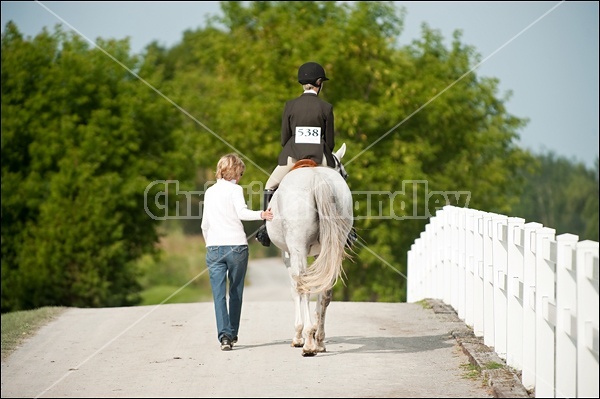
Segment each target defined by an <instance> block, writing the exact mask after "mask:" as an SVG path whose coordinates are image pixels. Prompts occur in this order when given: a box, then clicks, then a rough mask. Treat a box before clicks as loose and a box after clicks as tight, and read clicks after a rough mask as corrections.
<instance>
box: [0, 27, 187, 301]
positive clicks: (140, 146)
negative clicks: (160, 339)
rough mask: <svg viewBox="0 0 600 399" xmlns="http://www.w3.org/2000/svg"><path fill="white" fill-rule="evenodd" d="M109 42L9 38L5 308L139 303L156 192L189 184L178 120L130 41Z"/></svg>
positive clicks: (11, 30) (5, 63)
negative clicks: (169, 182)
mask: <svg viewBox="0 0 600 399" xmlns="http://www.w3.org/2000/svg"><path fill="white" fill-rule="evenodd" d="M98 44H99V48H90V46H89V45H88V44H87V43H86V42H84V41H82V39H80V38H79V37H77V36H75V35H69V34H66V33H64V32H62V30H61V29H60V28H59V27H57V29H56V31H55V33H54V34H50V33H48V32H47V31H43V32H42V33H40V34H39V35H38V36H36V37H35V38H34V39H24V38H23V36H22V35H21V33H20V32H19V31H18V29H17V27H16V26H14V24H12V23H9V24H8V25H7V27H6V31H5V33H4V34H3V36H2V312H6V311H11V310H22V309H31V308H36V307H41V306H80V307H96V306H122V305H129V304H135V303H137V302H138V301H139V297H138V291H139V286H138V283H137V277H138V276H137V272H136V270H135V268H134V267H133V265H132V261H133V260H135V259H137V258H139V257H140V256H141V255H142V254H144V253H148V252H152V251H153V245H154V243H155V242H156V241H157V233H156V230H155V229H154V227H155V225H156V223H157V221H156V220H154V219H152V218H151V217H149V215H148V214H147V213H146V211H145V197H144V194H145V191H146V189H147V188H151V189H150V190H149V196H152V198H154V197H153V195H155V194H156V193H157V192H158V190H159V189H160V187H159V186H158V185H155V186H152V185H151V183H152V182H153V181H155V180H161V179H176V178H185V176H184V175H183V174H182V173H181V168H180V167H179V165H180V164H181V161H180V160H179V158H178V157H179V156H178V155H177V154H178V147H177V144H178V143H177V142H176V139H177V136H176V134H175V133H174V132H176V131H177V126H178V124H179V123H180V119H179V115H178V112H174V109H173V108H172V106H171V104H169V103H168V102H167V101H165V100H164V98H161V97H160V96H158V95H157V93H156V92H155V91H153V90H151V89H150V88H149V85H150V83H148V84H143V83H142V82H141V81H140V79H138V78H137V77H136V76H135V74H134V73H133V71H140V70H142V71H143V70H144V64H143V63H142V62H141V61H140V58H139V57H132V56H130V55H129V43H128V41H127V40H123V41H115V40H110V41H102V40H99V42H98ZM100 49H101V50H100ZM108 55H110V56H108ZM116 60H118V61H116ZM148 60H152V57H150V56H149V57H148ZM153 71H154V70H153ZM148 79H149V80H153V81H154V83H157V82H160V80H161V79H162V77H161V74H160V71H159V72H153V75H152V76H149V77H148ZM150 209H151V210H152V211H153V212H156V211H157V209H156V207H152V208H150Z"/></svg>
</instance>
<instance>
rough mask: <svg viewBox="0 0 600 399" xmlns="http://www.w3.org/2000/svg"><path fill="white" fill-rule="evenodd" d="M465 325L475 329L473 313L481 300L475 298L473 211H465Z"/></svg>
mask: <svg viewBox="0 0 600 399" xmlns="http://www.w3.org/2000/svg"><path fill="white" fill-rule="evenodd" d="M464 212H465V252H464V253H465V255H464V261H465V324H466V325H468V326H471V327H473V311H474V307H475V303H476V302H477V301H478V299H479V298H474V297H473V292H474V284H475V281H474V274H475V270H474V269H475V268H474V265H473V256H474V252H475V250H474V248H473V241H474V234H475V228H474V227H473V224H474V219H475V211H474V210H472V209H465V210H464Z"/></svg>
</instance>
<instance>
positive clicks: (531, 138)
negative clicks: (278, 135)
mask: <svg viewBox="0 0 600 399" xmlns="http://www.w3.org/2000/svg"><path fill="white" fill-rule="evenodd" d="M394 3H396V4H397V5H398V6H399V7H400V6H401V7H404V8H405V9H406V11H407V14H406V18H405V27H404V32H403V33H402V35H401V36H400V37H399V39H398V41H399V43H400V44H409V43H410V42H411V41H412V40H414V39H417V38H419V37H420V33H421V24H422V23H423V22H425V23H427V24H428V25H429V26H430V27H431V28H433V29H438V30H439V31H440V32H441V33H442V35H443V36H444V37H445V38H446V40H447V44H449V43H450V40H451V37H452V33H453V32H454V31H455V30H457V29H459V30H462V32H463V36H462V40H461V41H462V43H464V44H467V45H471V46H473V47H475V49H476V51H477V52H478V53H479V54H480V55H481V58H482V60H484V62H483V63H482V64H481V65H480V66H479V67H478V69H477V74H478V75H479V76H488V77H496V78H498V79H499V80H500V93H499V95H500V96H504V95H505V94H507V93H508V92H509V91H510V92H512V95H511V97H510V100H508V101H507V103H506V105H507V108H508V112H509V113H511V114H513V115H515V116H517V117H520V118H528V119H529V120H530V121H529V124H528V125H527V127H526V128H524V129H522V130H521V131H520V132H519V134H520V140H519V142H518V143H519V145H521V146H522V147H524V148H528V149H530V150H532V151H534V152H536V153H539V152H546V151H552V152H554V153H555V154H556V155H559V156H563V157H566V158H568V159H571V160H574V161H578V162H583V163H585V164H586V166H588V167H589V168H593V167H594V162H595V160H596V158H597V157H598V146H599V142H598V131H599V127H598V126H599V125H598V123H599V112H598V108H599V104H598V98H599V94H598V93H599V83H598V76H599V69H598V49H599V44H598V36H599V31H598V30H599V29H598V25H599V17H598V2H577V1H569V2H565V1H535V2H527V1H523V2H452V1H448V2H434V1H418V2H404V1H401V2H394ZM218 13H220V6H219V3H218V2H211V1H196V2H191V1H190V2H185V1H182V2H178V1H169V2H166V1H165V2H145V1H140V2H128V1H119V2H116V1H114V2H113V1H110V2H71V1H69V2H62V1H52V2H46V1H41V2H38V1H35V2H31V1H22V2H16V1H2V32H4V27H5V25H6V23H7V22H8V21H9V20H13V21H14V22H15V23H16V24H17V26H18V27H19V30H20V31H21V32H22V33H23V34H24V35H25V36H32V37H33V36H35V35H36V34H37V33H39V32H40V31H41V30H42V28H43V27H44V26H46V27H47V28H48V29H49V30H50V31H53V29H54V26H55V25H56V24H62V25H63V27H64V29H65V30H68V29H73V30H75V31H76V32H77V33H79V34H81V35H82V36H84V37H85V38H87V39H88V40H90V41H94V40H95V39H96V38H98V37H101V38H103V39H108V38H116V39H124V38H126V37H129V38H130V43H131V47H132V51H134V52H136V53H137V52H142V50H143V49H144V47H145V46H146V45H148V44H149V43H150V42H152V41H157V42H158V43H160V44H162V45H165V46H172V45H174V44H176V43H178V42H179V41H180V40H181V38H182V34H183V32H184V31H185V30H193V29H197V28H198V27H201V26H202V25H203V22H204V19H205V16H207V15H214V14H218ZM384 133H385V132H384V131H382V134H384Z"/></svg>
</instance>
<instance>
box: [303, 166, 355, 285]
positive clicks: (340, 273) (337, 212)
mask: <svg viewBox="0 0 600 399" xmlns="http://www.w3.org/2000/svg"><path fill="white" fill-rule="evenodd" d="M315 176H318V177H319V178H315V185H314V188H313V190H312V191H313V192H314V198H315V204H316V207H317V212H318V217H319V242H320V244H321V251H320V254H319V255H318V256H317V257H316V259H315V261H314V262H313V263H312V265H310V266H308V267H307V270H306V272H305V273H303V274H301V275H300V276H299V278H298V288H299V291H300V292H306V293H319V292H323V291H326V290H329V289H331V288H332V287H333V286H334V285H335V283H336V282H337V281H338V279H341V280H342V281H343V279H344V276H345V275H344V270H343V267H342V262H343V260H344V259H345V258H347V257H349V255H348V253H347V252H346V241H347V239H348V233H349V232H350V230H351V228H352V217H351V215H350V216H349V215H347V214H346V212H347V210H346V209H339V208H338V207H341V206H342V205H341V204H340V201H339V199H338V200H336V196H335V192H334V190H333V189H332V187H331V186H330V185H329V183H328V182H327V181H326V180H325V179H323V177H321V176H320V175H319V174H318V173H317V174H315Z"/></svg>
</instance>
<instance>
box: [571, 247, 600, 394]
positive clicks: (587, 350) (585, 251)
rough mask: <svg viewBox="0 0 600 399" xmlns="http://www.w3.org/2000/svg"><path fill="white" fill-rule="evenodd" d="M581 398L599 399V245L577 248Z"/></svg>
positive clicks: (578, 363)
mask: <svg viewBox="0 0 600 399" xmlns="http://www.w3.org/2000/svg"><path fill="white" fill-rule="evenodd" d="M576 251H577V266H576V267H577V303H578V304H580V306H578V307H577V397H579V398H597V397H598V242H597V241H588V240H586V241H581V242H579V243H578V244H577V249H576Z"/></svg>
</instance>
